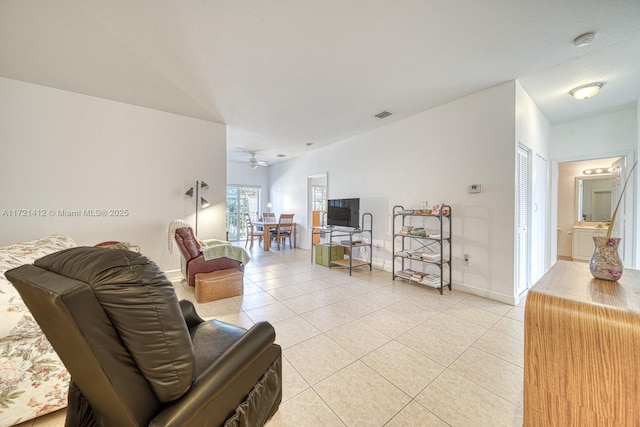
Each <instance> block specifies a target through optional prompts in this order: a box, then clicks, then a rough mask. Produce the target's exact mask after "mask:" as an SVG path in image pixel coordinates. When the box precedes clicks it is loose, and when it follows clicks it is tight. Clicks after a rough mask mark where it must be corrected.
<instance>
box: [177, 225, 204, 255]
mask: <svg viewBox="0 0 640 427" xmlns="http://www.w3.org/2000/svg"><path fill="white" fill-rule="evenodd" d="M175 238H176V243H178V247H180V251H181V252H182V256H184V259H185V260H186V261H190V260H192V259H193V258H196V257H198V256H200V245H199V244H198V239H196V236H195V234H193V229H192V228H191V227H180V228H177V229H176V233H175Z"/></svg>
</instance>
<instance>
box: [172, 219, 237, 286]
mask: <svg viewBox="0 0 640 427" xmlns="http://www.w3.org/2000/svg"><path fill="white" fill-rule="evenodd" d="M175 239H176V243H177V244H178V247H179V248H180V253H181V254H182V257H183V258H184V265H183V268H184V271H183V272H182V274H183V275H184V277H185V279H187V283H188V284H189V286H195V285H196V274H198V273H211V272H212V271H217V270H227V269H229V268H237V269H238V270H239V271H241V272H243V273H244V264H243V263H241V262H240V261H236V260H234V259H231V258H226V257H221V258H216V259H210V260H206V259H204V255H203V254H202V250H201V248H200V244H199V243H198V239H196V236H195V235H194V234H193V229H192V228H191V227H180V228H177V229H176V231H175Z"/></svg>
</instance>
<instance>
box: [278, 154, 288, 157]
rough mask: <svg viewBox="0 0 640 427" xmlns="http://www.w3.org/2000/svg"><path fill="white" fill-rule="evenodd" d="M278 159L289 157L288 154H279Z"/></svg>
mask: <svg viewBox="0 0 640 427" xmlns="http://www.w3.org/2000/svg"><path fill="white" fill-rule="evenodd" d="M277 157H287V155H286V154H278V156H277Z"/></svg>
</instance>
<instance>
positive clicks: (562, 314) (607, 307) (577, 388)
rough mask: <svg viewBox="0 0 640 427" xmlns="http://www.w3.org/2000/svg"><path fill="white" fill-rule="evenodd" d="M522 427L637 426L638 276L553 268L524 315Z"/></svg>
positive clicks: (576, 266)
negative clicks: (615, 277)
mask: <svg viewBox="0 0 640 427" xmlns="http://www.w3.org/2000/svg"><path fill="white" fill-rule="evenodd" d="M524 340H525V341H524V425H525V426H532V427H538V426H638V425H640V399H639V398H638V390H640V271H638V270H630V269H625V270H624V274H623V275H622V278H621V279H620V280H619V281H618V282H609V281H606V280H599V279H594V278H593V276H592V275H591V272H590V271H589V266H588V265H586V264H584V263H577V262H570V261H558V262H557V263H556V264H555V265H554V266H553V267H552V268H551V269H550V270H549V271H548V272H547V273H546V274H545V275H544V276H543V277H542V278H541V279H540V280H539V281H538V283H536V284H535V285H534V286H533V288H531V290H530V291H529V294H528V295H527V302H526V306H525V316H524Z"/></svg>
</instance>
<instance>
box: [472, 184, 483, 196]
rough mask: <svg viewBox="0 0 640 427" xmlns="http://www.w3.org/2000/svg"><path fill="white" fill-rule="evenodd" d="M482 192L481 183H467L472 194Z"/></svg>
mask: <svg viewBox="0 0 640 427" xmlns="http://www.w3.org/2000/svg"><path fill="white" fill-rule="evenodd" d="M480 192H482V185H480V184H471V185H469V193H470V194H473V193H480Z"/></svg>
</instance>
